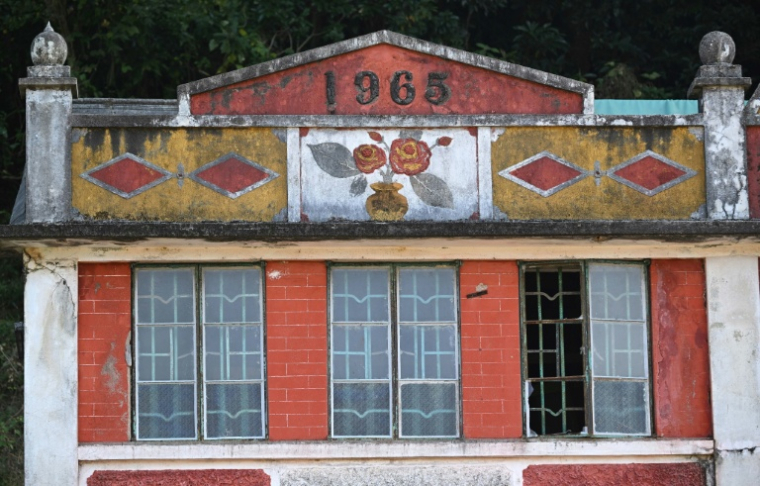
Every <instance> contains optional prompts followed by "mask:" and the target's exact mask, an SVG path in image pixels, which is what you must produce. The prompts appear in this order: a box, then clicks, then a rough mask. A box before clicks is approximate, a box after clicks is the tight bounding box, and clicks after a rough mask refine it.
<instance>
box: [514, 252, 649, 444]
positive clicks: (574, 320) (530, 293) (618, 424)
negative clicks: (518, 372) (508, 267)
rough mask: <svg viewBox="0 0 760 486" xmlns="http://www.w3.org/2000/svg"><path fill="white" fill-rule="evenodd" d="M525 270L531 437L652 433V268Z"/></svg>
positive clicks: (536, 266) (525, 362) (524, 317)
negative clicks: (649, 288) (648, 283)
mask: <svg viewBox="0 0 760 486" xmlns="http://www.w3.org/2000/svg"><path fill="white" fill-rule="evenodd" d="M521 270H522V273H521V278H522V282H521V284H522V296H523V301H522V327H523V356H524V359H523V377H524V380H525V381H524V383H525V390H524V399H525V411H526V435H528V436H535V435H548V434H569V435H596V436H604V435H650V433H651V432H650V430H651V425H650V406H649V346H648V338H647V333H648V306H647V299H646V296H647V292H646V285H645V284H646V281H647V279H646V268H645V266H644V264H635V263H625V264H623V263H619V264H617V263H596V262H588V263H562V264H526V265H523V266H522V269H521Z"/></svg>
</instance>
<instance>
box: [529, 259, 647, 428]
mask: <svg viewBox="0 0 760 486" xmlns="http://www.w3.org/2000/svg"><path fill="white" fill-rule="evenodd" d="M517 263H518V269H519V305H520V361H521V365H520V372H521V376H520V378H521V387H520V388H521V403H522V419H523V437H524V438H528V439H538V440H541V439H546V438H557V437H565V438H597V439H616V438H647V437H652V436H654V435H655V413H654V397H653V369H654V367H653V355H652V301H651V295H650V294H651V288H650V282H651V279H650V273H649V267H650V263H651V261H650V260H648V259H639V260H616V259H579V260H535V261H534V260H530V261H518V262H517ZM591 265H619V266H626V265H627V266H637V267H639V268H640V269H641V275H642V280H641V289H642V293H641V295H642V297H643V299H644V302H643V304H642V305H643V316H642V319H643V321H644V322H643V329H644V330H645V332H646V336H645V337H646V339H645V346H646V352H645V357H644V366H645V371H646V377H645V378H629V379H626V378H616V377H605V376H600V375H596V374H595V373H594V371H593V360H590V359H589V356H590V354H591V351H592V339H593V337H592V322H591V321H592V319H591V312H590V300H591V299H590V294H591V286H590V285H591V284H590V280H589V273H590V272H589V267H590V266H591ZM573 266H574V267H576V268H577V269H578V271H579V272H580V283H581V288H580V296H581V316H580V317H579V318H578V319H575V320H579V321H581V326H582V338H583V350H582V352H581V354H582V355H583V391H584V396H583V404H584V405H583V408H584V420H585V424H586V425H585V431H584V432H582V433H579V434H575V433H553V434H540V433H531V427H530V403H529V399H528V398H529V393H528V386H529V383H530V381H529V380H531V378H529V373H528V364H529V360H528V332H527V328H526V326H527V323H526V321H527V320H528V319H527V315H526V302H527V299H526V297H525V296H526V294H525V292H526V288H525V287H526V285H525V274H526V271H527V270H536V269H539V268H552V267H557V268H559V267H565V268H567V267H573ZM568 320H573V319H568ZM557 345H558V346H559V343H557ZM534 379H535V378H534ZM595 381H638V382H643V383H645V386H644V394H645V399H644V406H645V423H646V428H647V431H646V432H644V433H606V432H597V431H596V430H595V423H594V421H595V412H594V382H595Z"/></svg>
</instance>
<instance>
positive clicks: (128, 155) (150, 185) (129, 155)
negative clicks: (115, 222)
mask: <svg viewBox="0 0 760 486" xmlns="http://www.w3.org/2000/svg"><path fill="white" fill-rule="evenodd" d="M124 159H131V160H134V161H135V162H137V163H139V164H142V165H144V166H145V167H148V168H149V169H153V170H155V171H156V172H159V173H161V174H163V177H159V178H158V179H156V180H155V181H153V182H150V183H148V184H145V185H144V186H140V187H138V188H137V189H135V190H134V191H131V192H124V191H122V190H121V189H117V188H115V187H114V186H112V185H111V184H108V183H107V182H103V181H101V180H99V179H96V178H94V177H93V176H91V175H90V174H92V173H94V172H98V171H100V170H102V169H105V168H106V167H109V166H112V165H114V164H117V163H119V162H121V161H122V160H124ZM79 177H81V178H82V179H84V180H86V181H88V182H91V183H93V184H95V185H96V186H98V187H100V188H103V189H105V190H106V191H108V192H112V193H114V194H116V195H117V196H121V197H123V198H124V199H131V198H133V197H135V196H137V195H138V194H142V193H143V192H145V191H147V190H148V189H151V188H153V187H156V186H157V185H159V184H161V183H162V182H166V181H168V180H169V179H172V178H173V177H174V174H172V173H171V172H169V171H168V170H166V169H164V168H163V167H159V166H157V165H155V164H151V163H150V162H148V161H147V160H145V159H143V158H142V157H138V156H137V155H135V154H133V153H130V152H125V153H123V154H121V155H119V156H118V157H114V158H113V159H111V160H109V161H107V162H104V163H102V164H100V165H99V166H97V167H94V168H92V169H90V170H88V171H86V172H83V173H81V174H79Z"/></svg>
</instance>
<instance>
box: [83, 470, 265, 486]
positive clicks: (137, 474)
mask: <svg viewBox="0 0 760 486" xmlns="http://www.w3.org/2000/svg"><path fill="white" fill-rule="evenodd" d="M168 484H181V485H182V486H206V485H210V484H217V485H225V484H234V485H236V486H269V485H270V484H272V480H271V478H270V477H269V475H268V474H267V473H265V472H264V471H263V470H262V469H169V470H158V471H95V472H94V473H92V476H90V477H89V478H87V486H165V485H168Z"/></svg>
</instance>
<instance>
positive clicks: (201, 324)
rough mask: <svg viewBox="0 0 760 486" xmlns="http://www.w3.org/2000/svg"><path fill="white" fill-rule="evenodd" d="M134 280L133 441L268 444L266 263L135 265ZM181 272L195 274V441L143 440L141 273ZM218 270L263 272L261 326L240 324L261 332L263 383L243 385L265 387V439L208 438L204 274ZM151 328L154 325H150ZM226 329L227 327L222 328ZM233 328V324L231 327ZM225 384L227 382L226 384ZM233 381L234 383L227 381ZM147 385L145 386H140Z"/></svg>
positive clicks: (180, 439) (188, 439) (263, 395)
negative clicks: (141, 408) (140, 372)
mask: <svg viewBox="0 0 760 486" xmlns="http://www.w3.org/2000/svg"><path fill="white" fill-rule="evenodd" d="M131 269H132V272H131V273H132V278H131V286H132V288H131V298H132V315H131V336H132V337H131V339H130V341H131V343H130V346H129V349H130V353H131V357H132V359H131V361H132V363H131V366H130V367H131V368H132V369H131V370H130V382H131V386H130V391H131V394H130V395H131V400H130V402H131V409H132V410H131V419H132V421H131V426H130V427H131V432H132V433H131V440H132V441H135V442H187V441H191V442H199V441H214V442H216V441H240V440H255V441H259V440H266V439H268V438H269V427H268V407H267V405H268V395H269V394H268V385H269V383H268V380H267V348H266V346H267V339H266V332H267V325H266V307H265V306H266V285H265V284H266V277H265V276H266V262H264V261H258V262H202V263H198V262H190V263H134V264H132V265H131ZM161 269H166V270H179V269H188V270H190V271H191V272H192V276H193V282H192V285H193V317H194V323H193V336H194V346H195V365H194V368H193V370H194V381H193V386H194V390H195V391H194V393H195V399H194V401H193V407H194V409H193V410H194V418H195V424H194V437H192V438H184V437H182V438H161V437H153V438H151V437H140V436H139V420H140V419H139V409H138V400H139V397H138V393H139V392H138V384H139V383H138V379H137V377H138V366H139V355H138V337H137V329H138V325H146V324H145V323H143V324H138V305H139V301H138V295H137V292H138V288H137V282H138V273H139V272H140V271H143V270H161ZM215 269H227V270H231V269H256V270H258V271H259V278H258V281H259V299H258V300H259V309H260V322H259V323H257V324H250V323H247V324H239V325H241V326H246V325H257V326H260V328H261V338H260V340H261V341H260V342H261V379H260V380H246V381H243V383H250V382H251V381H259V382H260V383H261V405H260V406H261V414H260V416H261V426H262V435H261V436H255V437H208V434H207V432H208V431H207V428H208V421H207V420H206V407H207V398H208V397H207V394H206V388H207V385H208V383H207V381H206V378H205V376H206V359H205V358H206V356H205V354H204V352H205V336H206V334H205V333H206V325H207V324H206V323H205V316H204V311H205V308H204V299H203V297H204V295H205V278H204V272H205V271H206V270H215ZM148 325H150V324H148ZM208 325H219V323H209V324H208ZM221 325H225V324H221ZM228 325H229V324H228ZM218 381H219V380H213V381H212V382H211V384H215V383H217V382H218ZM222 381H225V380H222ZM226 381H230V380H226ZM140 383H143V382H140Z"/></svg>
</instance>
